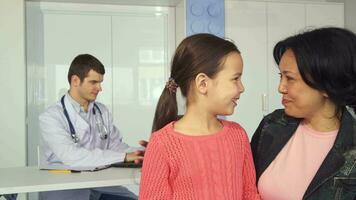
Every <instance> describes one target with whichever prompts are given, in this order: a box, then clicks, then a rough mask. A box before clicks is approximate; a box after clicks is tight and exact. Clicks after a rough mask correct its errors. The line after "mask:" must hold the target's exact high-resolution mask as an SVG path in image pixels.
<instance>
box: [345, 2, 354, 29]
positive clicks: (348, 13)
mask: <svg viewBox="0 0 356 200" xmlns="http://www.w3.org/2000/svg"><path fill="white" fill-rule="evenodd" d="M355 10H356V1H355V0H345V27H346V28H348V29H349V30H351V31H353V32H354V33H356V20H355V19H356V13H355Z"/></svg>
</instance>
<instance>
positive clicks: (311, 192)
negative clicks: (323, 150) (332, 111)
mask: <svg viewBox="0 0 356 200" xmlns="http://www.w3.org/2000/svg"><path fill="white" fill-rule="evenodd" d="M300 121H301V119H296V118H293V117H289V116H287V115H286V114H285V112H284V110H276V111H274V112H273V113H271V114H269V115H267V116H266V117H264V118H263V120H262V121H261V123H260V125H259V126H258V128H257V130H256V132H255V134H254V135H253V137H252V141H251V148H252V153H253V157H254V163H255V167H256V177H257V182H258V179H259V178H260V176H261V175H262V173H263V172H264V171H265V170H266V169H267V167H268V166H269V164H270V163H271V162H272V161H273V160H274V159H275V157H276V156H277V155H278V153H279V152H280V151H281V150H282V148H283V147H284V145H285V144H286V143H287V142H288V140H289V139H290V138H291V137H292V135H293V134H294V132H295V131H296V129H297V127H298V125H299V123H300ZM303 199H306V200H328V199H345V200H346V199H347V200H355V199H356V120H355V118H353V117H352V115H351V114H350V113H349V111H347V110H346V109H345V110H344V112H343V115H342V119H341V125H340V129H339V132H338V135H337V136H336V140H335V143H334V145H333V147H332V148H331V150H330V152H329V153H328V154H327V156H326V158H325V160H324V161H323V163H322V164H321V166H320V168H319V170H318V171H317V173H316V174H315V176H314V178H313V180H312V181H311V183H310V184H309V186H308V189H307V190H306V192H305V194H304V197H303Z"/></svg>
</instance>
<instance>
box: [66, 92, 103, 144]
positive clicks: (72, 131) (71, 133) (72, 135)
mask: <svg viewBox="0 0 356 200" xmlns="http://www.w3.org/2000/svg"><path fill="white" fill-rule="evenodd" d="M64 96H65V95H63V96H62V98H61V104H62V107H63V113H64V116H65V117H66V119H67V121H68V124H69V129H70V136H71V137H72V139H73V141H74V143H78V142H79V138H78V136H77V133H76V132H75V129H74V126H73V124H72V121H71V120H70V118H69V114H68V111H67V108H66V106H65V104H64ZM95 108H96V109H97V110H98V111H99V114H100V118H101V120H102V122H103V126H105V125H104V119H103V113H102V112H101V110H100V108H99V106H98V105H97V104H96V103H94V108H93V114H94V115H96V112H95ZM103 139H107V134H105V136H104V138H103Z"/></svg>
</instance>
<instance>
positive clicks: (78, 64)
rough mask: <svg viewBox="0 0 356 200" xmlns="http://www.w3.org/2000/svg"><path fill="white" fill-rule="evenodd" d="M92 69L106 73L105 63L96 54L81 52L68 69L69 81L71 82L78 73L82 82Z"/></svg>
mask: <svg viewBox="0 0 356 200" xmlns="http://www.w3.org/2000/svg"><path fill="white" fill-rule="evenodd" d="M90 70H94V71H95V72H97V73H99V74H102V75H104V74H105V68H104V65H103V64H102V63H101V62H100V61H99V60H98V59H97V58H95V57H94V56H92V55H90V54H80V55H78V56H76V57H75V58H74V59H73V61H72V63H71V64H70V67H69V71H68V82H69V84H70V82H71V79H72V76H73V75H76V76H78V77H79V79H80V81H81V82H82V81H83V80H84V78H85V77H87V76H88V73H89V71H90Z"/></svg>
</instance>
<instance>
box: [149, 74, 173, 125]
mask: <svg viewBox="0 0 356 200" xmlns="http://www.w3.org/2000/svg"><path fill="white" fill-rule="evenodd" d="M177 88H178V85H177V84H176V83H175V81H174V79H173V78H169V80H168V82H167V84H166V86H165V88H164V89H163V92H162V94H161V96H160V98H159V100H158V103H157V107H156V112H155V116H154V119H153V125H152V132H155V131H157V130H159V129H161V128H163V127H164V126H165V125H167V124H168V123H169V122H171V121H174V120H177V117H178V106H177V97H176V91H177Z"/></svg>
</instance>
